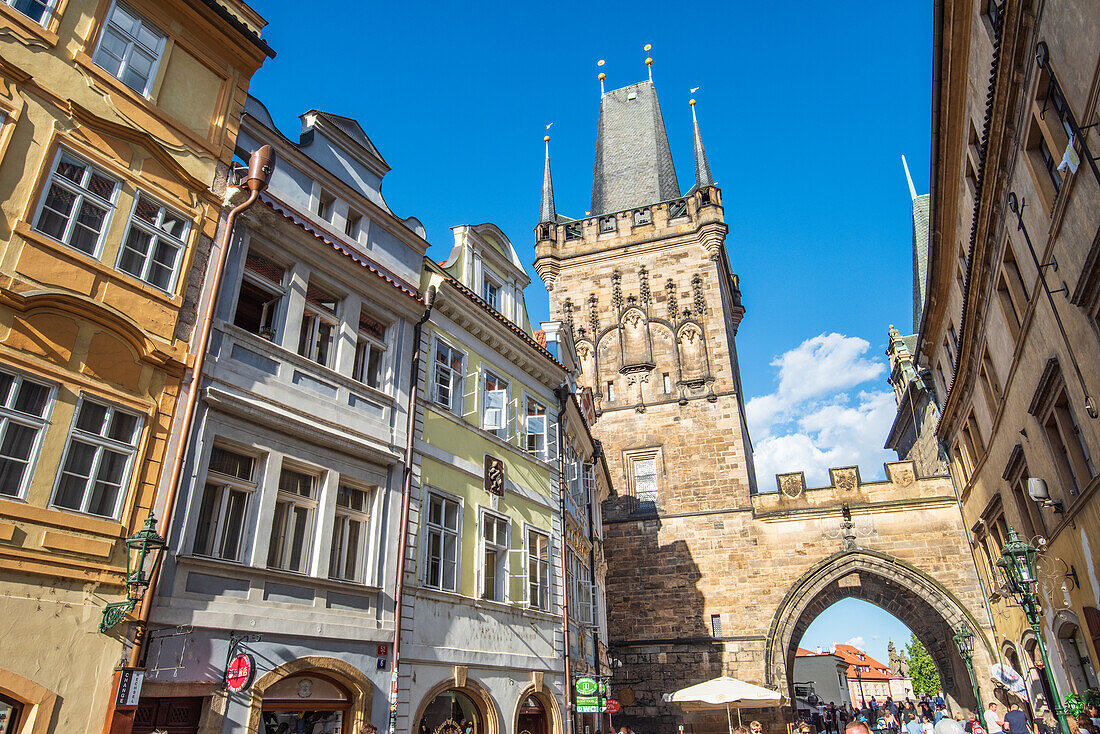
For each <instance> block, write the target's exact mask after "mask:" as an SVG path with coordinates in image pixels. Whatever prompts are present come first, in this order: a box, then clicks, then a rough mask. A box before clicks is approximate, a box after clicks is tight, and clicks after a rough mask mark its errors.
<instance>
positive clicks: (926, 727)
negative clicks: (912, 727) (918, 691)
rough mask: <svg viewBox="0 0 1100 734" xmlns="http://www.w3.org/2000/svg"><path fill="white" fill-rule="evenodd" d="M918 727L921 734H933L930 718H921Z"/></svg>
mask: <svg viewBox="0 0 1100 734" xmlns="http://www.w3.org/2000/svg"><path fill="white" fill-rule="evenodd" d="M920 725H921V732H922V734H934V732H935V729H934V727H933V724H932V717H931V716H925V717H923V719H922V720H921V723H920Z"/></svg>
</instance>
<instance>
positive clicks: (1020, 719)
mask: <svg viewBox="0 0 1100 734" xmlns="http://www.w3.org/2000/svg"><path fill="white" fill-rule="evenodd" d="M1005 728H1006V729H1007V730H1008V734H1035V731H1034V730H1033V729H1032V728H1031V722H1030V721H1028V720H1027V714H1025V713H1024V712H1023V711H1021V710H1020V704H1018V703H1016V702H1015V701H1013V702H1012V705H1011V706H1009V708H1008V713H1006V714H1005Z"/></svg>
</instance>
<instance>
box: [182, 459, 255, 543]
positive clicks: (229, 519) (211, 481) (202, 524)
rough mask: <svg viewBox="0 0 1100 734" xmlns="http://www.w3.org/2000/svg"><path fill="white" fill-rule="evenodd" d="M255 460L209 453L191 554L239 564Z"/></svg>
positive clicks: (250, 502) (253, 490)
mask: <svg viewBox="0 0 1100 734" xmlns="http://www.w3.org/2000/svg"><path fill="white" fill-rule="evenodd" d="M256 464H257V460H256V458H255V457H252V456H249V455H247V454H243V453H240V452H237V451H232V450H230V449H227V448H224V447H222V446H218V445H215V446H214V447H213V448H212V449H211V450H210V463H209V465H208V466H207V469H206V485H205V487H204V489H203V496H202V504H201V505H200V506H199V519H198V524H197V526H196V528H195V546H194V548H195V551H194V552H195V554H196V555H200V556H210V557H212V558H222V559H225V560H227V561H240V560H241V550H242V548H243V541H244V536H245V531H246V530H247V523H248V511H249V506H250V505H251V504H252V498H253V496H255V492H256V477H255V474H256Z"/></svg>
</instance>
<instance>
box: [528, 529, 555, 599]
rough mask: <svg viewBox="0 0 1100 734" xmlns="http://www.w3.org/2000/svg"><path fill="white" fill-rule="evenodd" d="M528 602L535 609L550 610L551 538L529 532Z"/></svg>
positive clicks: (537, 532)
mask: <svg viewBox="0 0 1100 734" xmlns="http://www.w3.org/2000/svg"><path fill="white" fill-rule="evenodd" d="M527 589H528V592H527V601H528V603H529V604H530V605H531V606H532V607H534V608H535V609H541V610H542V611H544V612H545V611H549V610H550V536H549V535H547V534H546V533H543V532H540V531H538V530H534V529H528V530H527Z"/></svg>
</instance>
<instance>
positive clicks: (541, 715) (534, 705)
mask: <svg viewBox="0 0 1100 734" xmlns="http://www.w3.org/2000/svg"><path fill="white" fill-rule="evenodd" d="M517 732H518V733H519V734H550V727H549V722H548V721H547V720H546V710H545V709H544V708H543V707H542V704H541V703H539V700H538V699H537V698H535V697H534V696H528V697H527V698H526V699H525V700H524V701H523V703H522V704H521V705H520V707H519V725H518V729H517Z"/></svg>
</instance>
